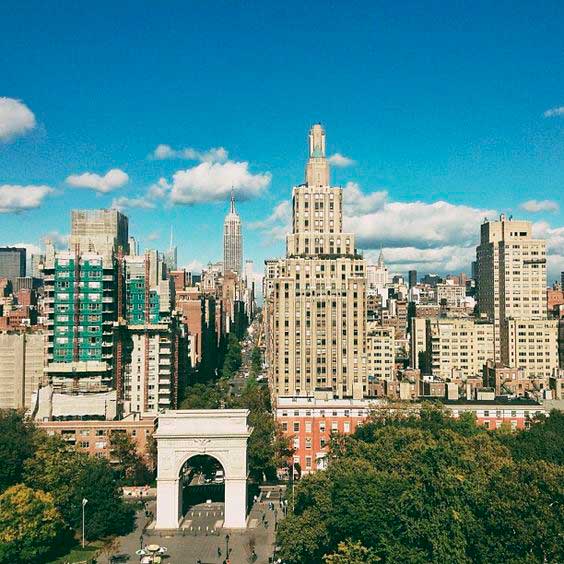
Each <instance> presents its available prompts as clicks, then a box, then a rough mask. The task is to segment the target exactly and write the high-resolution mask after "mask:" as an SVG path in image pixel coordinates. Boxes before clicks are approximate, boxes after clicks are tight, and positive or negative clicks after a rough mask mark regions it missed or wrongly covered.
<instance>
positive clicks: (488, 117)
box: [0, 3, 564, 282]
mask: <svg viewBox="0 0 564 564" xmlns="http://www.w3.org/2000/svg"><path fill="white" fill-rule="evenodd" d="M42 9H43V8H42V7H41V6H40V5H39V4H37V5H36V6H35V9H33V10H32V9H29V13H28V12H27V10H26V9H21V10H17V11H16V10H15V9H12V10H10V9H9V8H8V10H7V13H6V17H5V18H3V22H2V24H0V25H1V26H3V27H2V29H1V31H2V34H1V36H2V40H1V41H3V42H6V43H8V42H9V41H10V38H11V37H13V35H14V31H13V30H17V29H18V27H19V26H21V24H22V22H23V18H24V17H27V19H26V25H28V26H29V29H30V31H32V32H34V33H36V34H37V39H38V40H37V41H36V42H34V43H33V44H29V45H25V46H24V47H23V48H22V51H21V52H19V51H18V52H17V53H14V54H13V56H12V57H11V58H10V60H9V61H6V64H5V77H6V81H5V85H7V89H5V90H3V91H2V92H0V96H1V97H4V98H3V99H2V103H1V105H2V110H1V111H0V120H3V127H1V128H0V136H1V137H2V139H1V141H0V190H1V192H0V194H1V195H2V198H3V201H4V206H3V207H2V208H1V209H0V212H2V213H0V224H1V225H2V227H3V230H2V237H1V240H0V244H2V245H16V244H22V243H23V244H25V245H26V246H27V247H28V248H30V249H33V246H36V247H37V246H38V245H39V244H40V241H41V240H42V239H43V238H44V237H46V236H48V237H51V238H52V239H54V241H55V242H58V243H59V246H60V247H61V248H64V247H65V246H66V244H65V241H64V240H63V237H64V236H65V235H67V234H68V233H67V232H65V230H64V229H62V228H61V225H64V224H65V223H66V218H68V215H69V213H70V210H71V209H73V208H80V209H84V208H92V209H95V208H108V207H110V206H112V204H113V205H115V206H116V207H119V208H120V209H122V210H123V211H124V213H126V214H127V215H128V216H129V218H130V221H131V232H132V233H133V234H134V235H135V236H136V237H137V238H138V239H139V240H140V242H141V244H142V246H143V247H145V248H158V249H161V250H165V249H166V248H167V246H168V244H167V242H168V233H169V230H170V227H171V226H172V227H173V228H174V232H175V239H176V243H177V246H178V262H179V266H187V265H188V266H191V267H193V268H196V269H199V267H200V266H201V265H205V264H206V263H207V262H208V261H209V260H212V261H214V260H220V258H221V256H222V241H221V232H222V223H223V217H224V215H225V212H226V210H227V207H228V198H229V191H230V190H231V187H232V186H234V188H235V191H236V194H237V199H238V202H240V204H239V205H238V207H239V211H240V214H241V218H242V221H243V229H244V233H245V248H246V253H245V254H246V258H249V259H252V260H253V261H254V262H255V265H257V270H261V267H260V265H261V264H262V262H263V260H264V259H267V258H272V257H276V256H280V255H281V254H283V250H284V243H283V239H284V236H285V234H286V233H287V232H288V231H289V217H290V210H289V208H288V204H287V201H288V197H289V194H290V192H291V187H292V186H293V185H294V184H296V183H297V182H298V181H299V179H300V178H301V177H302V164H301V163H302V162H303V156H304V151H303V147H302V143H301V139H302V138H303V135H304V134H305V132H307V130H308V128H309V126H310V125H311V123H313V122H315V121H321V122H322V123H323V124H324V127H325V128H326V129H327V131H329V132H330V139H331V142H330V143H329V146H328V148H327V154H328V155H329V156H330V158H331V162H332V179H331V181H332V182H331V183H332V184H333V185H336V186H338V185H341V186H343V187H344V194H345V209H344V216H345V228H346V229H347V230H350V231H354V232H356V233H357V241H358V246H359V249H361V250H364V251H365V256H366V257H367V258H368V259H369V260H370V261H371V262H375V261H376V258H377V256H378V252H379V250H380V246H382V247H383V249H384V256H385V259H386V264H387V265H389V267H390V270H391V271H392V272H404V273H407V271H408V270H410V269H417V270H418V271H419V272H437V273H439V274H444V273H447V272H458V271H460V270H464V271H466V272H469V271H470V262H471V261H472V260H474V258H475V246H476V245H477V243H478V235H477V234H478V233H479V225H480V223H481V221H482V219H483V218H484V217H486V216H487V217H489V218H490V219H493V218H495V217H498V216H499V214H500V213H506V214H507V215H508V216H509V215H513V216H514V217H515V218H519V219H526V220H530V221H533V223H534V226H533V229H534V233H535V236H537V237H541V238H546V239H547V244H548V252H549V263H548V270H549V282H552V281H554V280H556V279H558V278H559V272H560V271H562V270H564V253H563V251H562V247H563V246H564V245H563V243H564V227H563V224H564V221H563V215H562V213H563V212H562V209H561V206H560V202H559V199H560V198H559V193H560V191H561V186H562V183H563V181H564V164H563V162H562V159H561V154H562V149H563V148H564V110H563V109H562V107H563V104H564V100H563V99H562V97H561V91H562V78H561V77H560V76H558V75H557V74H555V73H553V72H552V70H551V69H553V68H555V67H554V65H555V64H556V63H557V61H558V55H557V54H558V53H559V52H560V51H561V49H562V43H563V40H562V37H561V36H560V35H559V34H558V33H557V31H558V29H557V26H556V24H555V22H556V21H558V13H559V12H560V11H561V7H559V5H558V4H557V3H554V5H552V7H551V8H550V9H547V10H546V12H545V13H543V14H541V15H536V18H535V20H534V21H536V22H537V25H536V26H530V21H531V18H530V13H528V10H529V9H531V10H532V8H522V11H520V12H517V11H513V12H511V11H510V13H505V12H504V23H505V27H504V34H505V35H504V40H505V42H504V43H503V45H504V47H503V48H496V46H494V45H495V44H494V43H493V42H494V41H495V40H496V39H497V28H496V27H495V26H493V25H492V22H494V21H496V17H497V16H499V14H498V13H497V11H498V10H502V8H499V7H498V8H495V9H494V8H490V9H486V8H485V7H484V6H481V7H480V8H479V9H477V10H476V18H475V20H472V25H471V26H469V27H468V29H466V27H465V26H466V24H467V20H468V18H469V14H468V13H466V12H465V11H464V10H463V9H460V8H459V9H456V8H454V7H450V8H448V9H447V10H446V12H445V13H444V14H438V13H437V12H434V11H432V10H431V11H430V12H429V13H425V11H420V10H415V12H417V16H418V17H420V21H419V20H418V19H417V18H416V14H415V13H413V14H406V13H404V12H402V11H400V10H399V9H397V10H396V9H394V8H390V7H388V8H380V10H379V11H376V10H375V11H374V13H368V10H367V11H366V12H367V13H366V18H365V20H362V18H357V17H355V18H354V19H353V18H352V17H351V16H350V15H349V14H348V13H347V12H346V10H343V12H342V13H341V14H340V15H341V16H342V17H341V18H337V17H335V16H336V14H335V13H332V14H331V16H330V17H328V16H327V14H325V13H324V12H323V11H322V10H319V9H318V6H317V5H315V3H313V4H312V5H310V6H309V7H304V8H301V9H300V15H301V18H297V19H298V20H299V21H300V23H299V24H296V21H295V20H296V18H295V17H294V16H293V15H292V17H291V18H290V19H291V23H292V25H293V28H292V29H293V33H294V34H295V35H296V37H297V38H300V37H303V38H304V41H305V38H306V36H307V34H308V33H309V32H310V31H311V26H318V28H316V29H323V30H324V31H323V32H322V33H319V34H318V38H319V43H318V45H316V48H315V49H311V50H310V51H311V52H306V53H305V55H304V50H303V48H301V47H300V48H296V47H291V46H290V47H288V46H286V44H285V42H284V43H283V41H282V39H283V36H284V31H285V30H287V29H289V28H288V27H287V26H289V24H290V21H289V18H288V14H286V13H285V12H284V11H278V10H276V9H274V8H271V7H264V8H262V9H261V10H260V11H259V13H257V14H254V15H252V16H251V15H250V14H248V19H245V18H242V17H241V14H238V13H233V12H231V10H230V9H229V8H228V7H225V11H224V13H223V14H222V15H223V16H224V17H222V18H219V21H218V23H217V25H218V27H219V30H218V31H220V32H221V34H222V36H223V37H224V38H225V40H226V41H227V43H228V44H230V43H231V42H233V41H236V42H237V45H238V50H237V51H236V53H235V54H233V55H232V56H233V57H234V58H235V60H234V61H232V62H234V63H236V65H235V66H236V68H238V69H239V70H240V71H241V72H239V74H236V73H234V72H233V68H234V67H232V66H230V63H229V60H228V58H226V57H222V56H220V55H222V53H221V52H220V51H219V50H218V49H217V47H213V48H212V47H211V46H209V45H207V43H206V42H203V43H202V38H203V37H204V36H205V33H206V26H203V28H202V29H196V28H195V26H194V24H193V23H191V22H192V20H193V18H192V20H191V21H190V23H187V24H186V25H188V26H189V29H190V33H186V34H178V33H173V34H172V35H171V34H168V35H167V41H166V42H165V41H163V40H162V39H161V38H160V37H153V41H154V43H153V44H152V45H151V48H150V49H148V47H147V45H145V42H144V41H143V40H142V37H139V36H137V35H136V33H135V30H136V29H137V28H138V27H139V26H142V25H146V24H147V22H149V21H151V24H152V25H154V26H155V29H159V30H160V29H163V28H164V27H165V26H166V25H169V24H170V14H167V13H165V12H160V11H157V12H141V13H138V12H136V13H131V14H130V13H127V15H128V16H130V17H129V18H125V20H124V22H123V38H120V37H118V38H117V39H116V42H114V43H111V46H110V44H108V43H107V42H106V39H108V37H109V34H110V33H111V29H106V28H105V27H104V26H101V25H98V26H93V27H95V28H96V29H97V30H98V31H97V34H99V35H95V36H94V35H93V34H92V32H91V31H89V29H87V28H85V27H84V24H83V23H82V22H81V19H80V14H79V13H78V12H74V11H73V10H65V13H64V14H62V13H61V14H60V15H61V17H60V18H56V17H51V18H48V20H46V19H45V18H42ZM179 9H180V8H179ZM235 12H236V11H235ZM124 14H125V13H124ZM122 15H123V14H122ZM193 16H201V18H202V19H203V21H207V19H208V17H209V14H208V13H207V11H206V9H205V8H202V7H198V8H197V9H196V11H195V13H194V14H193ZM93 17H94V18H98V17H100V16H99V14H98V15H93ZM230 18H231V19H230ZM255 18H256V19H255ZM258 18H261V21H264V31H261V32H258V31H257V28H256V26H254V24H255V23H256V22H257V21H258ZM327 20H329V21H327ZM335 21H340V22H341V23H340V27H339V28H337V27H336V25H335V23H334V22H335ZM426 26H427V27H429V26H430V29H432V31H433V32H435V33H434V35H433V37H432V38H431V37H430V38H428V41H422V40H421V39H422V37H423V36H422V35H421V34H422V33H424V29H425V28H426ZM247 31H250V32H253V33H250V34H249V37H248V38H245V39H244V40H241V39H242V37H244V36H245V34H246V32H247ZM465 31H468V33H465ZM49 33H51V34H58V35H59V37H60V39H61V41H59V42H56V43H52V42H49V41H47V40H46V41H44V42H43V41H41V38H42V37H43V38H45V39H47V38H46V36H45V35H44V34H49ZM541 36H542V41H538V39H539V37H541ZM267 38H268V39H267ZM341 38H343V40H342V39H341ZM336 39H339V41H336ZM347 39H349V41H348V43H347V41H346V40H347ZM122 40H123V41H127V45H128V46H130V47H131V48H130V49H125V50H121V49H120V45H121V41H122ZM69 43H71V44H72V45H73V53H72V54H71V53H69V52H68V50H66V49H65V48H64V46H65V45H68V44H69ZM297 43H300V42H299V41H297ZM539 43H540V44H541V46H538V44H539ZM304 44H305V43H304ZM470 45H472V47H473V48H474V47H475V53H474V54H473V55H469V54H468V51H469V47H470ZM531 45H535V46H536V47H535V48H536V49H537V51H536V54H537V55H538V57H533V56H532V54H531V52H530V47H531ZM39 46H42V48H41V49H40V48H39ZM257 46H260V47H262V48H264V52H263V53H260V54H259V53H257V51H259V50H260V49H259V50H257V48H256V47H257ZM206 47H209V49H207V50H206ZM317 48H319V49H323V52H324V54H325V55H326V57H324V59H325V60H332V59H333V60H334V61H335V63H334V64H335V65H336V66H337V69H338V70H339V71H340V72H341V81H340V82H339V83H338V84H333V78H332V76H333V74H332V73H330V72H329V73H328V72H327V70H328V67H327V63H326V62H323V64H321V65H320V66H319V68H317V67H316V68H315V70H313V71H312V65H311V63H312V62H314V61H316V60H317V59H316V56H315V51H316V50H317ZM118 50H119V52H118ZM122 51H123V52H122ZM306 51H307V50H306ZM181 53H190V54H191V57H186V56H184V55H179V54H181ZM109 56H111V57H114V58H115V64H114V65H112V66H111V67H110V68H109V69H106V68H105V61H106V60H107V57H109ZM250 56H252V57H254V59H252V60H249V61H247V57H250ZM22 57H26V58H27V61H30V62H29V64H27V65H26V64H24V62H23V59H22ZM137 57H138V59H137ZM82 59H85V60H86V61H88V64H87V65H81V64H80V61H81V60H82ZM137 60H145V61H146V64H147V69H148V71H150V72H152V73H153V74H152V75H151V76H153V79H152V80H151V81H150V83H147V81H146V80H144V76H143V75H142V72H141V71H143V72H144V71H145V66H143V65H141V66H140V65H139V63H138V62H136V61H137ZM281 60H283V61H284V62H283V63H280V61H281ZM461 60H462V61H463V62H464V65H463V66H464V68H463V69H459V68H458V66H459V64H460V62H461ZM274 61H278V62H279V64H276V65H273V64H272V63H273V62H274ZM40 62H41V66H39V63H40ZM175 63H176V64H175ZM176 65H181V66H182V69H183V72H181V73H178V72H177V71H178V69H177V68H176ZM429 66H432V67H433V69H434V72H433V73H429V74H425V73H423V70H424V69H426V68H428V67H429ZM22 69H26V71H25V72H23V71H22ZM33 70H35V71H36V73H35V80H31V76H32V75H33ZM106 70H107V71H108V72H109V73H110V74H109V75H108V76H107V79H102V78H101V77H105V76H106V75H104V74H103V73H104V71H106ZM78 71H79V74H80V80H77V81H72V80H71V79H70V77H71V76H74V75H73V73H74V72H78ZM120 71H122V72H123V77H124V80H123V81H120V80H118V76H117V73H119V72H120ZM251 71H252V72H251ZM65 72H66V73H68V75H63V74H62V73H65ZM265 73H266V74H265ZM261 76H267V79H266V80H264V79H263V80H259V77H261ZM493 77H496V78H495V82H494V83H493V84H494V85H497V87H496V88H498V90H496V88H493V89H492V79H493ZM195 78H197V79H198V82H197V83H194V79H195ZM355 79H356V80H355ZM358 79H360V80H361V81H362V83H358ZM106 80H107V84H110V83H111V84H112V88H109V87H107V86H106ZM243 81H246V83H247V84H252V83H254V82H256V83H257V85H259V84H260V85H259V87H258V88H256V89H253V88H243ZM294 82H295V83H296V84H298V83H299V84H300V91H304V92H305V91H310V92H312V93H314V95H311V96H306V95H301V96H299V97H283V95H282V94H281V92H285V91H286V90H287V89H283V88H282V86H283V85H286V86H287V85H288V84H292V83H294ZM100 83H102V84H103V87H98V88H96V85H98V86H99V85H100ZM162 84H166V85H167V88H165V89H163V88H161V85H162ZM195 84H197V86H196V85H195ZM224 84H225V85H227V84H229V85H231V86H232V88H229V97H228V98H224V94H223V89H222V88H218V86H222V85H224ZM351 84H352V85H353V87H352V88H350V87H345V85H351ZM94 88H96V96H95V97H92V92H93V91H94ZM238 90H239V92H238ZM65 91H68V92H70V93H71V94H72V96H64V95H63V92H65ZM367 93H369V94H370V95H367ZM418 93H421V95H419V94H418ZM67 98H68V99H67ZM63 102H64V103H63ZM14 187H16V188H14ZM17 187H28V188H26V189H25V190H22V189H18V188H17ZM62 218H65V221H62Z"/></svg>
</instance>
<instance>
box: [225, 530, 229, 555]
mask: <svg viewBox="0 0 564 564" xmlns="http://www.w3.org/2000/svg"><path fill="white" fill-rule="evenodd" d="M225 558H229V535H228V534H227V535H225Z"/></svg>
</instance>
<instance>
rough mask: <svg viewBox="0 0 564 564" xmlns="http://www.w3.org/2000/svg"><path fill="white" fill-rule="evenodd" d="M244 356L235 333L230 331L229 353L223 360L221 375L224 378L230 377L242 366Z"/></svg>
mask: <svg viewBox="0 0 564 564" xmlns="http://www.w3.org/2000/svg"><path fill="white" fill-rule="evenodd" d="M242 363H243V358H242V355H241V344H240V343H239V340H238V339H237V337H236V336H235V334H234V333H229V338H228V341H227V353H226V355H225V359H224V361H223V367H222V369H221V375H222V377H223V378H226V379H230V378H232V377H233V376H234V374H235V373H236V372H237V370H239V368H241V364H242Z"/></svg>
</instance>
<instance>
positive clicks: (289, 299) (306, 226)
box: [264, 125, 367, 398]
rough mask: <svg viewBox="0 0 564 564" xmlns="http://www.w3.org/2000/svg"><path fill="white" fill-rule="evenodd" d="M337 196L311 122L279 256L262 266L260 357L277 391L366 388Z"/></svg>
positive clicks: (362, 277) (351, 251)
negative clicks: (262, 346)
mask: <svg viewBox="0 0 564 564" xmlns="http://www.w3.org/2000/svg"><path fill="white" fill-rule="evenodd" d="M342 202H343V192H342V189H341V188H334V187H331V186H330V185H329V163H328V161H327V159H326V156H325V132H324V130H323V128H322V127H321V126H320V125H314V126H313V127H312V128H311V130H310V133H309V160H308V163H307V166H306V181H305V183H304V184H302V185H300V186H296V187H294V189H293V191H292V232H291V233H290V234H288V236H287V238H286V258H283V259H279V260H275V261H267V264H266V272H265V281H264V290H265V292H266V294H265V315H266V332H267V336H266V343H267V350H266V357H267V364H268V367H269V377H270V381H271V383H272V386H273V391H274V393H275V394H276V395H277V396H303V395H307V396H314V395H315V394H316V393H321V394H327V395H329V396H330V397H338V398H344V397H355V398H362V397H363V395H364V394H366V393H367V373H366V311H365V304H366V265H365V262H364V260H363V258H362V257H361V256H360V255H359V253H358V252H357V250H356V248H355V237H354V234H353V233H345V232H343V230H342V228H343V213H342Z"/></svg>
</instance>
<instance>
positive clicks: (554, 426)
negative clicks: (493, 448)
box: [498, 409, 564, 466]
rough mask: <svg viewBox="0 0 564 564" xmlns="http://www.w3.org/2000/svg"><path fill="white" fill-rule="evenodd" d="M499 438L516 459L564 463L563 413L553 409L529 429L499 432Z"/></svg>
mask: <svg viewBox="0 0 564 564" xmlns="http://www.w3.org/2000/svg"><path fill="white" fill-rule="evenodd" d="M498 438H499V440H500V441H501V442H502V443H503V444H505V445H506V446H507V447H509V449H510V450H511V453H512V455H513V458H515V459H517V460H529V461H537V460H545V461H547V462H553V463H554V464H559V465H561V466H562V465H564V413H563V412H562V411H558V410H556V409H553V410H552V411H551V412H550V416H549V417H546V416H544V415H543V416H541V417H540V418H538V419H537V420H535V421H534V422H533V424H532V425H531V427H530V429H524V430H522V431H517V432H515V433H499V434H498Z"/></svg>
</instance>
